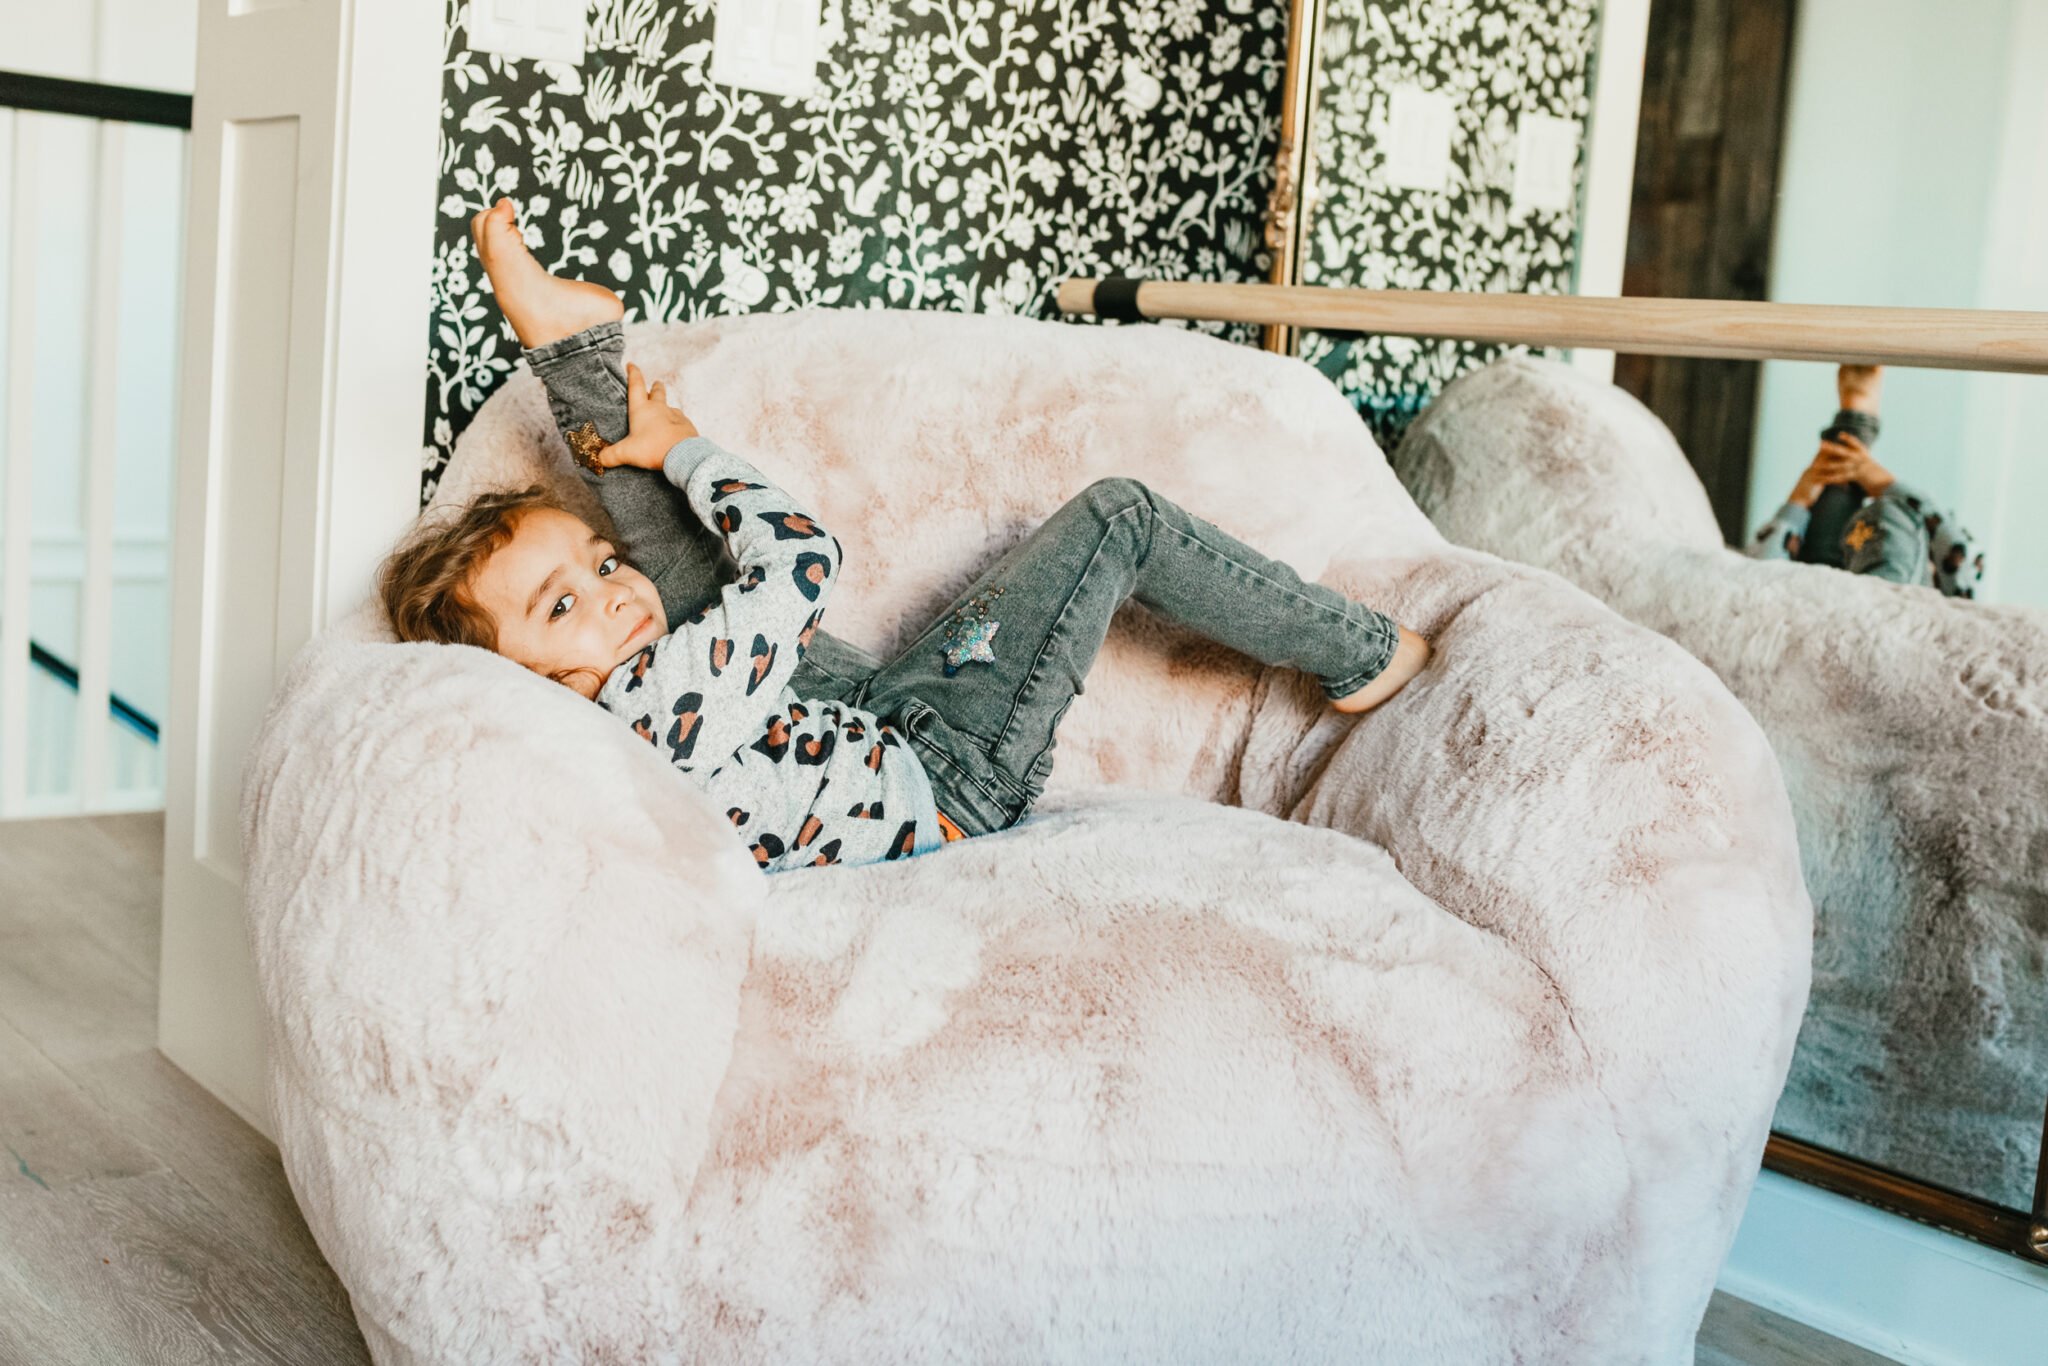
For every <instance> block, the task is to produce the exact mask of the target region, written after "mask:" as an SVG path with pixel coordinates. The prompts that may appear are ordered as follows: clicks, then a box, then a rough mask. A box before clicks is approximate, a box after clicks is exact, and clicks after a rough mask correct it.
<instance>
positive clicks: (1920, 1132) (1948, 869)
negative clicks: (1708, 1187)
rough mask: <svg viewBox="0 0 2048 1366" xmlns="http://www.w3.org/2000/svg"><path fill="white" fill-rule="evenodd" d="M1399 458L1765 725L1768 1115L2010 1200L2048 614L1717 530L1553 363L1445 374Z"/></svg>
mask: <svg viewBox="0 0 2048 1366" xmlns="http://www.w3.org/2000/svg"><path fill="white" fill-rule="evenodd" d="M1394 465H1395V468H1396V470H1397V472H1398V473H1399V475H1400V477H1401V479H1402V481H1403V482H1404V483H1405V484H1406V485H1407V486H1408V489H1409V491H1410V492H1411V493H1413V494H1414V495H1415V498H1416V501H1417V502H1418V503H1420V504H1421V506H1422V508H1423V510H1424V511H1425V512H1427V513H1428V514H1429V515H1430V516H1431V518H1433V519H1434V520H1435V522H1436V524H1437V527H1438V528H1439V529H1440V530H1441V531H1443V533H1444V534H1445V535H1446V536H1448V537H1450V538H1451V539H1452V540H1453V541H1456V542H1458V543H1460V544H1462V545H1468V546H1475V547H1477V548H1479V549H1481V550H1489V551H1492V552H1494V553H1495V554H1498V555H1504V556H1506V557H1508V558H1510V559H1515V560H1520V561H1523V562H1525V563H1528V564H1532V565H1538V566H1541V567H1542V568H1545V569H1551V570H1555V571H1556V572H1558V573H1560V574H1562V575H1564V576H1565V577H1566V578H1568V579H1570V580H1571V581H1572V582H1574V583H1576V584H1578V585H1579V586H1580V587H1581V588H1584V589H1586V590H1587V591H1588V592H1590V593H1592V594H1593V595H1594V596H1595V597H1597V598H1600V599H1601V600H1603V601H1604V602H1606V603H1607V604H1608V605H1609V606H1611V607H1613V608H1614V609H1615V610H1616V611H1618V612H1620V613H1621V614H1622V615H1623V616H1625V617H1628V618H1629V619H1630V620H1632V621H1636V622H1640V623H1641V624H1642V625H1644V626H1648V627H1650V628H1651V629H1652V630H1655V631H1659V632H1662V633H1663V634H1665V635H1667V636H1669V637H1671V639H1673V640H1675V641H1677V642H1678V643H1679V644H1680V645H1683V646H1684V647H1685V648H1686V649H1688V650H1690V651H1692V652H1693V654H1695V655H1697V656H1698V657H1699V658H1700V659H1701V660H1702V661H1704V662H1705V663H1706V664H1707V665H1708V666H1709V667H1710V668H1712V669H1713V670H1714V671H1715V672H1716V673H1718V674H1720V676H1721V679H1722V681H1723V682H1725V683H1726V684H1727V685H1728V686H1729V687H1730V688H1731V689H1733V690H1734V692H1735V695H1736V696H1737V697H1740V698H1741V699H1742V700H1743V702H1744V703H1746V704H1747V705H1748V707H1749V709H1750V711H1751V713H1752V714H1753V715H1754V716H1755V717H1756V718H1757V720H1758V721H1759V722H1760V723H1761V724H1762V726H1763V728H1764V732H1765V734H1767V735H1769V736H1770V737H1771V741H1772V743H1773V745H1774V746H1775V747H1776V749H1777V751H1778V758H1779V761H1780V762H1781V763H1783V764H1784V766H1785V781H1786V785H1787V787H1788V788H1789V789H1790V791H1791V794H1792V806H1793V809H1794V811H1796V812H1797V814H1798V821H1799V834H1800V850H1801V854H1802V855H1803V857H1804V860H1805V867H1806V874H1807V885H1808V887H1809V889H1810V890H1811V891H1812V893H1813V901H1814V908H1815V921H1816V925H1817V928H1818V935H1817V939H1816V943H1815V948H1814V973H1813V1002H1812V1006H1811V1008H1810V1009H1809V1010H1808V1012H1807V1018H1806V1023H1805V1028H1804V1030H1803V1032H1802V1034H1801V1036H1800V1044H1799V1049H1798V1052H1797V1053H1796V1054H1795V1055H1794V1057H1793V1062H1792V1074H1791V1079H1790V1080H1789V1081H1788V1082H1787V1084H1786V1088H1785V1096H1784V1099H1783V1100H1782V1101H1781V1102H1780V1104H1779V1107H1778V1115H1777V1127H1779V1128H1780V1129H1782V1130H1784V1131H1785V1132H1787V1133H1789V1134H1792V1135H1793V1136H1795V1137H1798V1138H1802V1139H1806V1140H1808V1141H1809V1142H1813V1143H1818V1144H1821V1145H1823V1146H1825V1147H1828V1148H1834V1149H1838V1150H1840V1151H1843V1152H1847V1153H1850V1154H1853V1155H1855V1156H1858V1157H1862V1158H1865V1159H1866V1160H1869V1161H1872V1162H1876V1163H1879V1164H1881V1165H1883V1166H1888V1167H1895V1168H1898V1169H1900V1170H1902V1171H1906V1172H1910V1173H1913V1174H1915V1175H1917V1176H1921V1177H1924V1178H1926V1179H1928V1180H1932V1181H1935V1182H1938V1183H1940V1184H1943V1185H1949V1186H1956V1187H1960V1188H1963V1189H1966V1190H1968V1191H1970V1192H1972V1193H1975V1194H1978V1195H1982V1196H1985V1197H1989V1198H1992V1199H1995V1200H1998V1201H1999V1202H2001V1203H2003V1204H2006V1205H2010V1206H2015V1207H2018V1208H2026V1207H2027V1206H2028V1205H2029V1203H2030V1201H2031V1198H2032V1192H2033V1184H2034V1160H2035V1153H2036V1151H2037V1150H2038V1147H2039V1145H2040V1141H2041V1107H2042V1101H2043V1098H2044V1096H2048V980H2044V978H2048V612H2043V611H2040V610H2038V609H2031V608H2020V607H1994V606H1990V605H1988V604H1985V603H1975V602H1965V601H1960V600H1952V599H1948V598H1944V597H1942V596H1941V595H1940V594H1939V593H1937V592H1936V591H1934V590H1933V589H1931V588H1911V587H1904V586H1901V585H1897V584H1890V583H1883V582H1880V581H1878V580H1876V579H1872V578H1867V577H1860V576H1857V575H1852V574H1847V573H1844V572H1842V571H1839V570H1834V569H1827V568H1823V567H1821V566H1818V565H1803V564H1791V563H1787V562H1783V561H1779V562H1774V563H1765V562H1760V561H1755V560H1751V559H1749V558H1747V557H1745V556H1744V555H1743V554H1741V553H1740V552H1739V551H1735V550H1729V549H1726V548H1724V547H1723V545H1722V543H1721V535H1720V532H1719V530H1718V529H1717V527H1716V525H1715V521H1714V517H1713V514H1712V513H1711V512H1710V511H1709V510H1708V506H1707V499H1706V494H1705V492H1704V490H1703V489H1702V488H1701V486H1700V482H1699V479H1698V478H1697V477H1696V476H1695V475H1694V474H1693V471H1692V467H1691V466H1690V465H1688V464H1687V463H1686V460H1685V456H1684V455H1683V454H1682V453H1681V452H1680V451H1679V449H1678V446H1677V444H1676V443H1675V442H1674V441H1673V440H1672V437H1671V434H1670V432H1669V431H1668V430H1666V428H1665V427H1664V425H1663V424H1662V423H1661V422H1659V421H1658V420H1657V419H1656V418H1655V417H1654V416H1652V415H1651V414H1650V412H1649V411H1648V410H1647V409H1646V408H1644V407H1643V406H1642V405H1641V404H1640V403H1638V402H1636V401H1635V400H1634V399H1633V398H1631V397H1629V396H1628V395H1627V394H1625V393H1624V392H1622V391H1621V390H1619V389H1617V388H1615V387H1613V386H1612V385H1608V384H1601V383H1597V382H1595V381H1592V380H1590V379H1588V378H1586V377H1585V376H1583V375H1581V374H1579V373H1577V372H1575V371H1573V370H1570V369H1568V368H1567V367H1565V366H1562V365H1558V364H1556V363H1554V362H1547V361H1540V360H1532V359H1528V358H1517V359H1509V360H1503V361H1497V362H1495V363H1494V364H1492V365H1490V366H1487V367H1486V368H1484V369H1482V370H1479V371H1476V372H1474V373H1472V374H1470V375H1467V376H1465V377H1464V378H1462V379H1460V380H1458V381H1457V382H1456V383H1455V384H1453V385H1451V386H1450V387H1449V388H1447V389H1446V390H1445V391H1444V393H1443V395H1442V396H1441V397H1440V398H1439V399H1438V400H1437V402H1436V404H1435V405H1434V406H1433V407H1431V408H1430V409H1429V411H1428V412H1426V413H1425V414H1424V415H1423V417H1422V419H1421V420H1420V421H1419V422H1418V423H1417V425H1416V426H1415V427H1414V428H1413V429H1412V430H1411V431H1410V432H1409V434H1408V436H1407V437H1406V439H1405V440H1404V441H1403V443H1402V445H1401V448H1400V450H1399V451H1398V452H1397V453H1396V455H1395V457H1394Z"/></svg>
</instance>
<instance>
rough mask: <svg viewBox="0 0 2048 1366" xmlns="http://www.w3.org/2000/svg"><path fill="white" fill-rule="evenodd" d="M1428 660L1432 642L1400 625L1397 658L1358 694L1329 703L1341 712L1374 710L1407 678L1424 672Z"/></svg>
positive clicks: (1406, 681)
mask: <svg viewBox="0 0 2048 1366" xmlns="http://www.w3.org/2000/svg"><path fill="white" fill-rule="evenodd" d="M1427 663H1429V642H1428V641H1426V640H1424V639H1423V638H1422V637H1421V636H1418V635H1416V634H1415V632H1413V631H1411V630H1409V629H1408V628H1407V627H1406V626H1403V627H1402V628H1401V643H1400V644H1399V645H1396V646H1395V647H1394V657H1393V659H1392V660H1390V661H1388V663H1387V667H1386V668H1384V669H1382V670H1380V672H1379V676H1378V677H1377V678H1375V679H1373V681H1372V682H1370V683H1368V684H1366V685H1365V686H1364V687H1362V688H1360V689H1359V690H1358V691H1357V692H1355V693H1350V694H1348V695H1346V696H1344V697H1339V698H1336V699H1334V700H1333V701H1332V702H1331V703H1330V705H1331V706H1333V707H1335V708H1336V709H1337V710H1338V711H1343V712H1361V711H1371V710H1372V709H1373V708H1374V707H1377V706H1378V705H1379V704H1380V703H1382V702H1384V701H1386V700H1387V699H1388V698H1389V697H1392V696H1393V695H1394V694H1395V693H1397V692H1399V691H1401V689H1402V688H1404V687H1406V686H1407V685H1408V680H1409V679H1411V678H1413V677H1415V675H1417V674H1419V673H1421V672H1422V666H1423V665H1425V664H1427Z"/></svg>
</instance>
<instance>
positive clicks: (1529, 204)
mask: <svg viewBox="0 0 2048 1366" xmlns="http://www.w3.org/2000/svg"><path fill="white" fill-rule="evenodd" d="M1578 164H1579V125H1578V123H1577V122H1576V121H1574V120H1572V119H1560V118H1557V117H1555V116H1553V115H1550V114H1524V115H1522V121H1521V123H1520V124H1519V125H1518V126H1517V127H1516V129H1515V186H1514V190H1513V193H1512V194H1511V195H1510V197H1509V199H1508V212H1509V213H1510V214H1511V215H1513V216H1514V217H1516V218H1524V217H1527V216H1528V215H1529V214H1531V213H1538V212H1542V213H1570V212H1571V209H1572V205H1573V204H1575V203H1576V202H1577V200H1578V193H1577V190H1578V187H1577V186H1576V185H1575V184H1574V183H1573V178H1572V176H1573V172H1574V171H1575V170H1576V169H1577V168H1578Z"/></svg>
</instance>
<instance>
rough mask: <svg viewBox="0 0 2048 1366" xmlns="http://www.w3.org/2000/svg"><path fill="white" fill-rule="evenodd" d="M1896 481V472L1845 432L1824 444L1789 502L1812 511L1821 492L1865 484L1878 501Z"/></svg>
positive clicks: (1868, 448) (1830, 438) (1869, 492)
mask: <svg viewBox="0 0 2048 1366" xmlns="http://www.w3.org/2000/svg"><path fill="white" fill-rule="evenodd" d="M1896 482H1898V481H1897V480H1896V479H1895V478H1894V477H1893V476H1892V472H1891V471H1890V470H1888V469H1886V468H1885V467H1884V466H1882V465H1880V464H1878V463H1877V458H1876V457H1875V456H1873V455H1872V454H1871V453H1870V447H1868V446H1866V445H1864V444H1863V442H1862V441H1861V440H1860V439H1858V438H1857V437H1856V436H1854V435H1852V434H1850V433H1848V432H1844V433H1842V434H1841V435H1840V436H1836V437H1829V438H1827V439H1826V440H1824V441H1822V442H1821V443H1820V452H1819V454H1817V455H1815V456H1814V457H1813V463H1812V464H1810V465H1808V466H1807V467H1806V469H1805V471H1804V472H1803V473H1801V474H1800V476H1799V482H1798V483H1797V484H1795V485H1794V486H1793V488H1792V496H1791V497H1790V498H1788V499H1786V501H1787V502H1790V503H1797V504H1798V505H1799V506H1800V507H1804V508H1810V507H1812V506H1813V505H1814V502H1815V501H1816V500H1817V499H1819V497H1820V491H1821V490H1822V489H1824V488H1827V487H1828V486H1829V485H1831V484H1861V485H1862V486H1863V491H1864V492H1865V493H1867V494H1869V495H1870V496H1871V497H1872V498H1875V497H1877V495H1878V494H1880V493H1883V492H1884V491H1885V490H1886V489H1888V488H1890V487H1891V486H1892V485H1893V484H1894V483H1896Z"/></svg>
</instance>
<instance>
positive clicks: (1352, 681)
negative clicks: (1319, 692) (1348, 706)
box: [1323, 607, 1401, 699]
mask: <svg viewBox="0 0 2048 1366" xmlns="http://www.w3.org/2000/svg"><path fill="white" fill-rule="evenodd" d="M1364 610H1365V613H1366V620H1364V621H1363V622H1361V623H1359V624H1360V625H1361V626H1362V627H1364V629H1365V631H1366V633H1367V634H1368V635H1369V636H1371V637H1372V649H1371V650H1370V651H1369V652H1368V654H1367V655H1366V662H1365V666H1364V667H1363V668H1361V669H1360V670H1359V671H1358V672H1357V673H1354V674H1351V675H1349V676H1348V677H1345V678H1339V679H1327V678H1326V679H1324V680H1323V695H1324V696H1325V697H1328V698H1332V699H1335V698H1339V697H1349V696H1350V695H1351V694H1352V693H1355V692H1357V691H1358V690H1359V689H1360V688H1362V687H1364V686H1365V685H1366V684H1368V683H1370V682H1372V681H1373V680H1374V679H1375V678H1378V677H1379V676H1380V675H1381V674H1383V673H1385V672H1386V671H1387V665H1389V664H1391V663H1393V662H1394V651H1395V650H1396V649H1397V648H1399V646H1400V644H1401V628H1400V627H1398V626H1396V625H1395V624H1394V619H1393V618H1392V617H1390V616H1387V615H1386V614H1385V613H1383V612H1375V611H1373V610H1372V609H1371V608H1370V607H1368V608H1365V609H1364Z"/></svg>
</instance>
